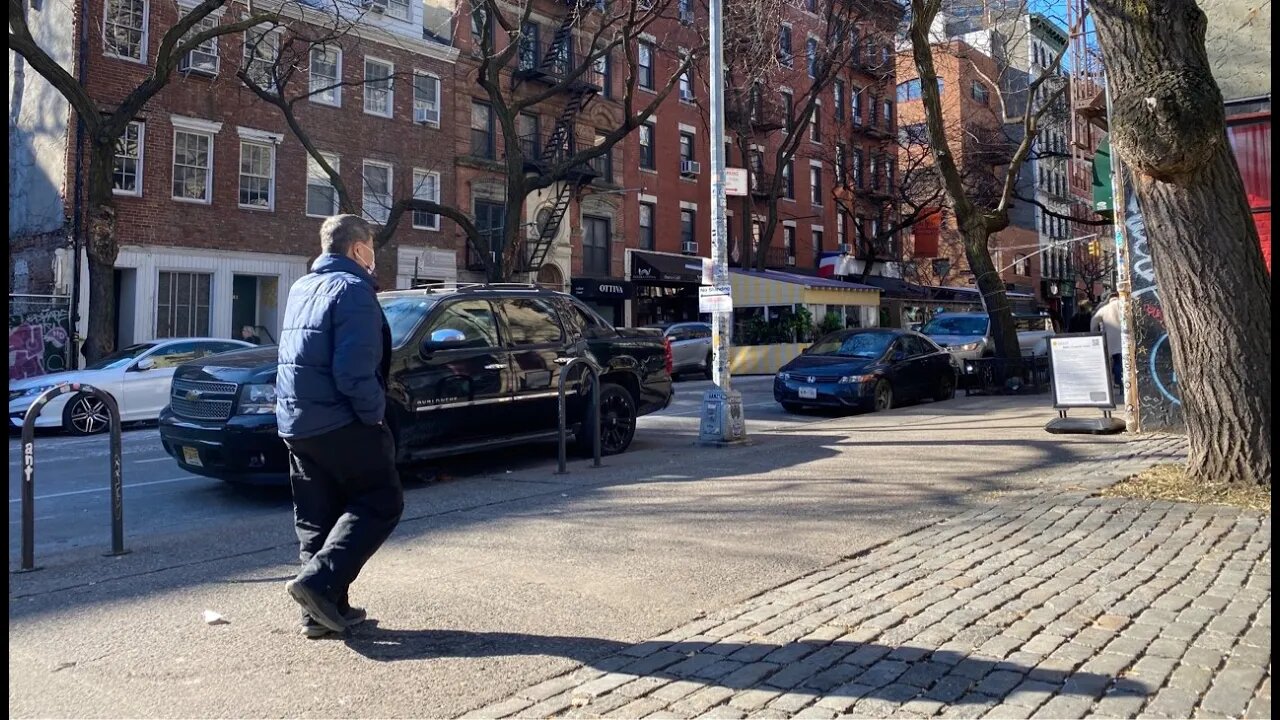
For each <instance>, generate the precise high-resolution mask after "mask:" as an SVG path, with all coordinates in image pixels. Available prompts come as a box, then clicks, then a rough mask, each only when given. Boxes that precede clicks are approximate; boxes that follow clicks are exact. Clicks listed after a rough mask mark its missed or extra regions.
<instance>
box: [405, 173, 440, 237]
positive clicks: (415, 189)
mask: <svg viewBox="0 0 1280 720" xmlns="http://www.w3.org/2000/svg"><path fill="white" fill-rule="evenodd" d="M426 177H432V178H435V193H434V194H433V195H434V197H433V196H431V195H428V194H427V193H421V192H419V189H420V188H421V187H422V183H421V182H419V178H426ZM413 199H414V200H431V201H433V202H437V203H438V202H440V173H438V172H435V171H434V170H423V169H421V168H414V169H413ZM418 212H419V211H418V210H413V211H411V213H410V214H411V215H412V218H411V221H412V223H413V227H414V228H415V229H417V230H433V231H439V230H440V213H430V215H431V217H432V218H434V222H433V223H432V224H430V225H419V224H418Z"/></svg>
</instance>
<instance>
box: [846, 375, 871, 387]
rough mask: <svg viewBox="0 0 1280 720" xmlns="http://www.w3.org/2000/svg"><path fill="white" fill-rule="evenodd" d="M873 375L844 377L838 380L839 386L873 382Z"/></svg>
mask: <svg viewBox="0 0 1280 720" xmlns="http://www.w3.org/2000/svg"><path fill="white" fill-rule="evenodd" d="M875 378H876V376H875V375H845V376H844V377H842V378H840V384H841V385H853V384H856V383H864V382H871V381H872V380H875Z"/></svg>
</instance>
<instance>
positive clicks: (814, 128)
mask: <svg viewBox="0 0 1280 720" xmlns="http://www.w3.org/2000/svg"><path fill="white" fill-rule="evenodd" d="M809 142H811V143H814V144H815V145H821V144H822V100H821V99H815V100H814V101H813V116H812V117H810V118H809Z"/></svg>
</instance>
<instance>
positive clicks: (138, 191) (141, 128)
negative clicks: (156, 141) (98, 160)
mask: <svg viewBox="0 0 1280 720" xmlns="http://www.w3.org/2000/svg"><path fill="white" fill-rule="evenodd" d="M134 126H137V128H138V157H137V158H136V159H137V161H138V164H137V168H136V169H135V170H134V177H135V178H136V185H135V187H134V189H133V190H120V189H118V188H116V187H115V180H114V179H113V180H112V188H111V194H112V195H120V196H122V197H142V170H143V167H144V165H143V157H144V156H145V155H146V139H147V124H146V123H144V122H142V121H141V120H130V121H129V124H128V125H126V126H125V132H128V131H129V128H132V127H134ZM112 157H113V158H118V157H120V153H119V152H118V149H117V152H116V153H114V154H113V155H112ZM111 175H112V177H113V178H114V176H115V162H114V160H113V161H112V167H111Z"/></svg>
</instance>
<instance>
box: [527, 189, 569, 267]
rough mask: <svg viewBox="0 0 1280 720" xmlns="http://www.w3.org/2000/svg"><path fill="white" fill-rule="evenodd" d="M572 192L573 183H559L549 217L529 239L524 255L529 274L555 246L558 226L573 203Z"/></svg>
mask: <svg viewBox="0 0 1280 720" xmlns="http://www.w3.org/2000/svg"><path fill="white" fill-rule="evenodd" d="M573 191H574V184H573V183H570V182H562V183H560V187H559V189H558V190H556V202H555V205H553V206H552V207H551V215H550V216H549V217H548V218H547V222H546V224H545V225H543V226H542V227H540V228H537V230H536V231H535V232H536V233H537V234H536V235H535V236H533V237H531V238H529V240H528V243H529V247H528V249H527V253H526V256H527V257H528V258H529V268H528V270H529V272H536V271H537V269H538V268H540V267H542V263H543V262H544V261H545V260H546V259H547V253H549V252H550V251H551V246H552V245H554V244H555V241H556V236H557V235H558V234H559V233H560V225H561V223H563V222H564V216H565V213H567V212H568V211H569V203H570V202H572V201H573Z"/></svg>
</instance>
